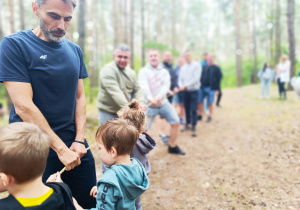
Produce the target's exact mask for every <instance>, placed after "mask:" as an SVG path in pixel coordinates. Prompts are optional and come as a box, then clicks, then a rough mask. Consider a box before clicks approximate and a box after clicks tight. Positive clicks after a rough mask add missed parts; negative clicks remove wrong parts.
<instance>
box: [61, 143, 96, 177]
mask: <svg viewBox="0 0 300 210" xmlns="http://www.w3.org/2000/svg"><path fill="white" fill-rule="evenodd" d="M90 148H91V147H88V148H86V151H88V150H89V149H90ZM66 169H67V168H66V166H65V167H64V168H63V169H61V170H60V172H59V174H60V175H61V174H62V173H64V172H65V170H66Z"/></svg>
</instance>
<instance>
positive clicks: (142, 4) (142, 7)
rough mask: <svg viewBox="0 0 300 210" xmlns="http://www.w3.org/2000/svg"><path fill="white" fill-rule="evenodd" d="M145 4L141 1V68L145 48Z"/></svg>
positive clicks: (143, 61) (143, 64) (143, 63)
mask: <svg viewBox="0 0 300 210" xmlns="http://www.w3.org/2000/svg"><path fill="white" fill-rule="evenodd" d="M144 6H145V2H144V0H141V22H142V24H141V26H142V31H141V35H142V45H141V47H142V66H145V63H146V62H145V48H144V46H143V45H144V43H145V20H144V19H145V14H144V13H145V8H144Z"/></svg>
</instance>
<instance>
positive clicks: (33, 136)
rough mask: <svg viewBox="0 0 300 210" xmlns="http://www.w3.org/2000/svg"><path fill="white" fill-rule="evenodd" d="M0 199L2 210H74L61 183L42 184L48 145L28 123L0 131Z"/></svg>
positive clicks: (69, 191)
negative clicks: (2, 197) (5, 193)
mask: <svg viewBox="0 0 300 210" xmlns="http://www.w3.org/2000/svg"><path fill="white" fill-rule="evenodd" d="M0 134H1V135H0V192H3V191H6V190H7V191H8V192H9V193H10V195H9V196H8V197H7V198H4V199H0V209H3V210H4V209H5V210H15V209H18V210H19V209H20V210H23V209H24V210H25V209H27V210H53V209H55V210H75V206H74V204H73V200H72V194H71V190H70V189H69V187H68V186H67V185H66V184H64V183H55V182H53V183H46V184H44V183H43V182H42V175H43V173H44V170H45V167H46V161H47V157H48V153H49V147H50V141H49V137H48V135H47V134H46V133H44V132H43V131H42V130H41V129H40V128H39V127H38V126H36V125H34V124H32V123H26V122H16V123H12V124H9V125H7V126H5V127H2V128H0Z"/></svg>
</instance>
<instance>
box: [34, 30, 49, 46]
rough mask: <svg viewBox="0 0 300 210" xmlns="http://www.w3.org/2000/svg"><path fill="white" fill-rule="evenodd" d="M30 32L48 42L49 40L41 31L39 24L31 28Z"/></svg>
mask: <svg viewBox="0 0 300 210" xmlns="http://www.w3.org/2000/svg"><path fill="white" fill-rule="evenodd" d="M32 32H33V33H34V34H35V35H36V36H37V37H38V38H40V39H41V40H44V41H46V42H50V40H49V39H48V38H47V37H46V36H45V34H44V33H43V31H42V29H41V28H40V27H39V26H38V27H36V28H35V29H33V30H32Z"/></svg>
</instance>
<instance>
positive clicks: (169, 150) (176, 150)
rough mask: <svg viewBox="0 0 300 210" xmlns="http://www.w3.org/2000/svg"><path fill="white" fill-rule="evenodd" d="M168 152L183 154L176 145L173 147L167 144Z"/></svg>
mask: <svg viewBox="0 0 300 210" xmlns="http://www.w3.org/2000/svg"><path fill="white" fill-rule="evenodd" d="M168 152H169V153H171V154H175V155H185V152H184V151H182V150H181V149H180V148H179V147H178V146H177V145H176V146H175V147H171V146H170V145H169V148H168Z"/></svg>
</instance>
